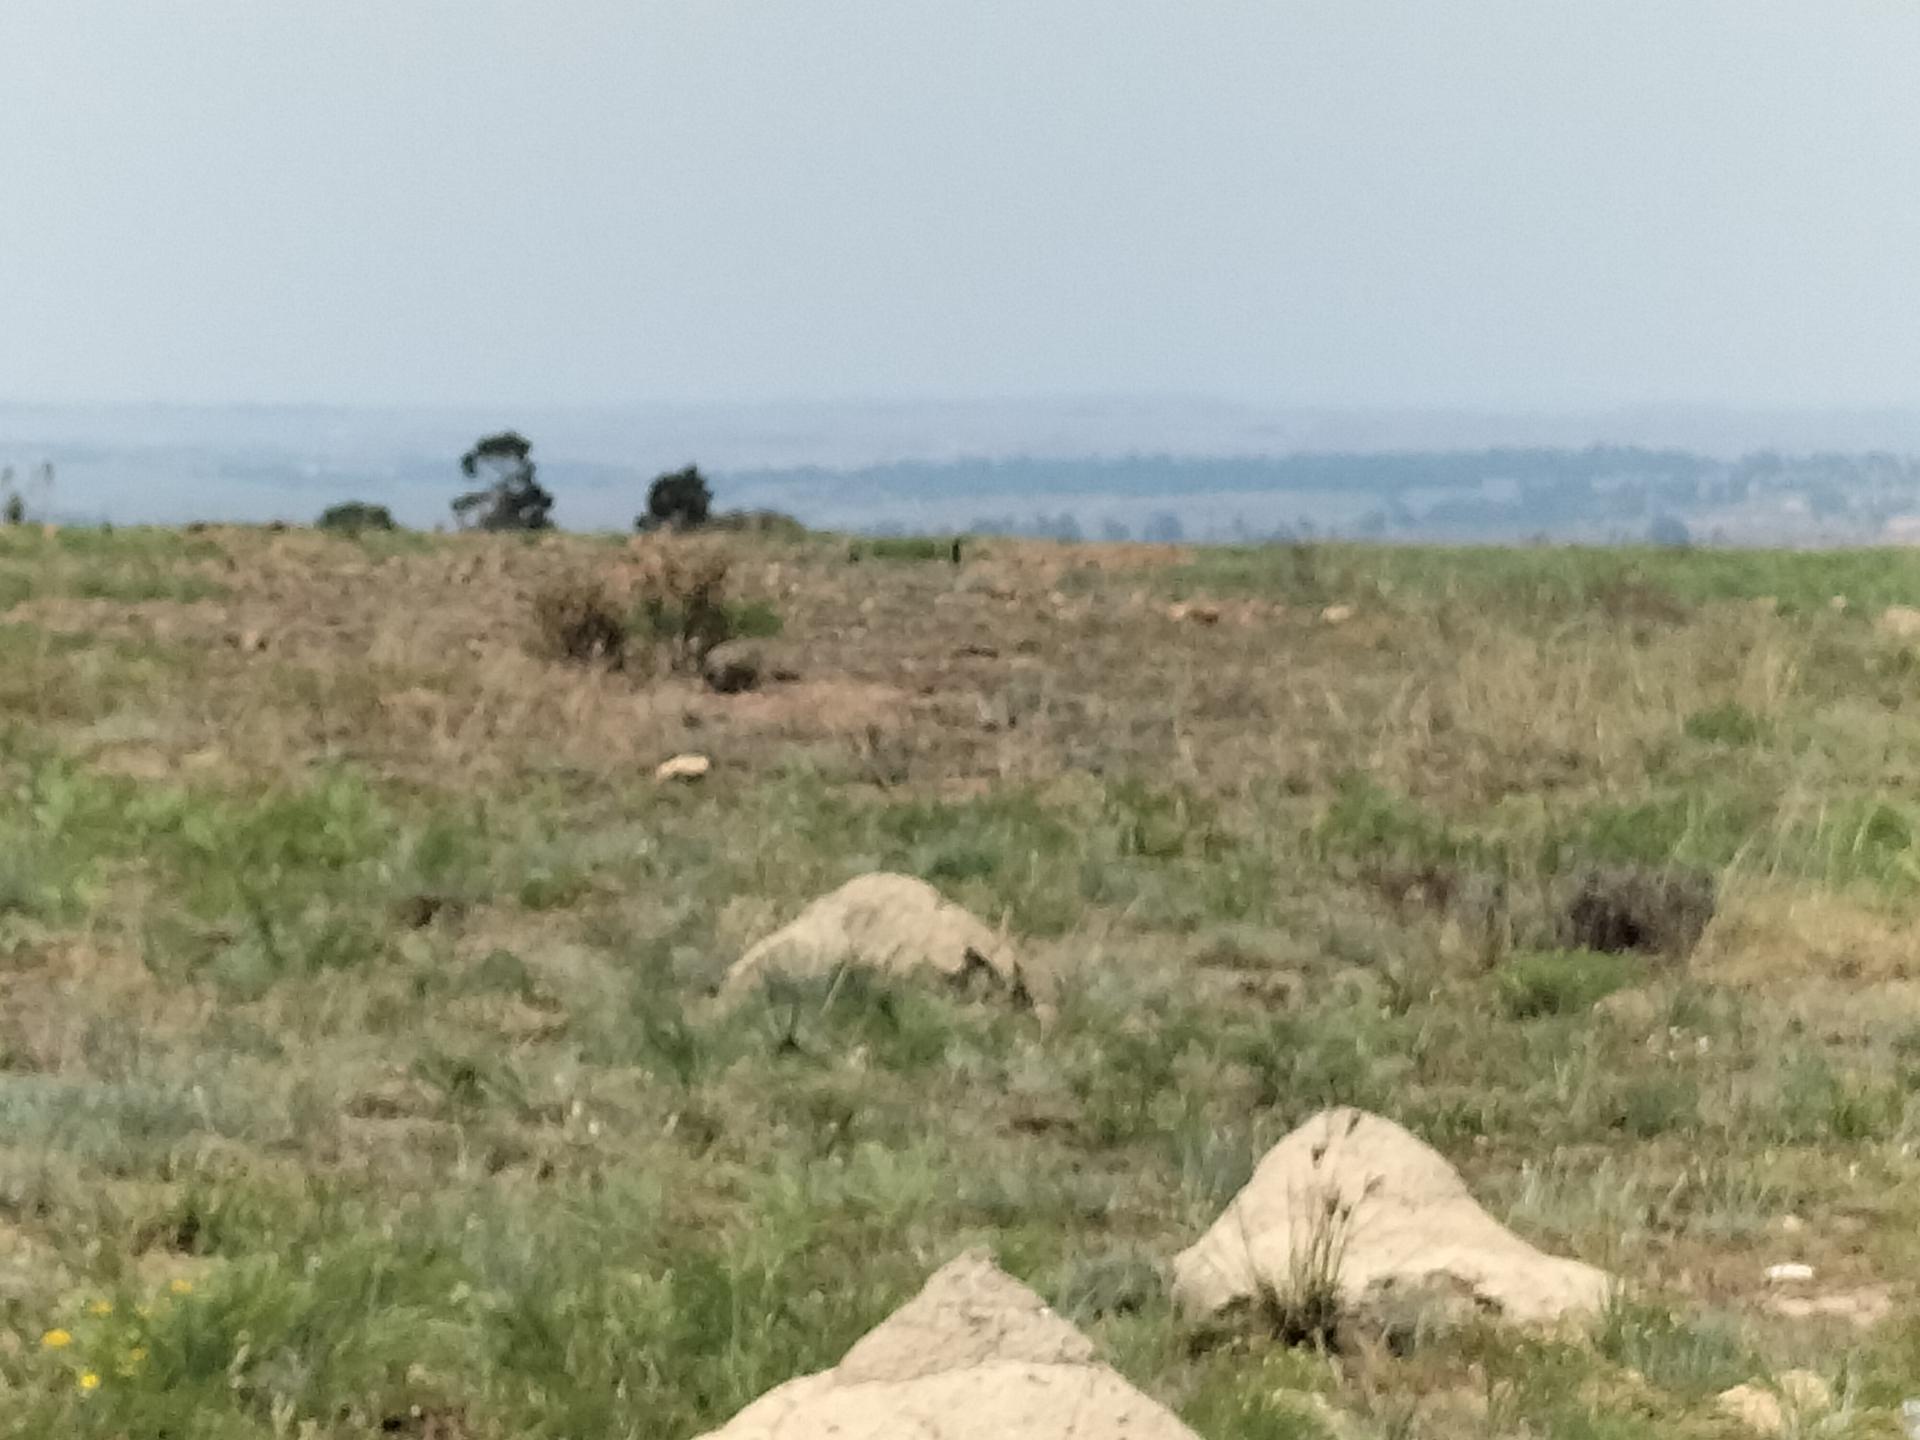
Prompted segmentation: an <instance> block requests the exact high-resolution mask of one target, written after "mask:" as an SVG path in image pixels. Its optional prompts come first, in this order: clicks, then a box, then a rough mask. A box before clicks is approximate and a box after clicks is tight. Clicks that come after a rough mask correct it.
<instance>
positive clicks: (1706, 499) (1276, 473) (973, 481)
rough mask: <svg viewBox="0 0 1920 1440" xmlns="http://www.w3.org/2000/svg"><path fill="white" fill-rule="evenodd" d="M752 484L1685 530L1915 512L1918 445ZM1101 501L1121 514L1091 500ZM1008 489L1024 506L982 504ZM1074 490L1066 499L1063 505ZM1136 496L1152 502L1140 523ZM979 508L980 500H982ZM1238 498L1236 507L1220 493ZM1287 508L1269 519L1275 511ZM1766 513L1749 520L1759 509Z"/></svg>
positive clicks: (866, 475) (889, 471)
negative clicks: (1849, 450)
mask: <svg viewBox="0 0 1920 1440" xmlns="http://www.w3.org/2000/svg"><path fill="white" fill-rule="evenodd" d="M739 478H741V479H742V480H746V479H749V478H750V479H751V480H752V482H753V483H754V485H755V486H756V488H759V487H764V488H765V490H766V491H769V492H775V493H777V492H778V490H779V489H780V488H782V487H783V486H784V485H787V484H792V485H794V486H796V487H803V488H805V489H810V490H813V491H815V492H816V493H817V492H819V491H821V490H823V489H825V488H827V487H830V488H831V490H832V493H833V494H834V495H835V496H836V497H837V499H838V500H839V501H840V502H841V503H842V504H843V505H844V504H847V503H860V502H868V503H873V504H875V505H876V506H877V505H881V504H887V505H894V506H898V505H902V504H911V503H914V502H919V503H927V502H935V501H937V502H941V503H942V504H944V505H946V506H948V507H949V508H951V506H952V504H953V503H954V502H956V501H958V502H962V503H965V504H967V505H969V506H971V504H972V503H973V502H976V501H977V502H981V506H982V508H981V509H979V510H976V511H973V512H972V513H973V514H974V515H975V516H976V517H977V518H976V520H975V521H974V524H973V526H972V528H974V529H975V530H982V531H1018V532H1020V533H1027V534H1042V535H1054V536H1059V537H1061V538H1074V537H1076V536H1078V535H1079V534H1080V533H1081V531H1082V528H1083V527H1084V529H1085V530H1086V531H1087V532H1089V533H1092V534H1100V535H1105V536H1108V537H1111V538H1116V539H1117V538H1121V537H1122V536H1124V535H1128V534H1132V535H1135V536H1138V537H1139V538H1143V539H1157V540H1173V539H1179V538H1181V537H1182V535H1183V534H1186V535H1192V534H1195V533H1196V526H1195V523H1194V515H1193V514H1192V513H1190V509H1191V507H1192V506H1194V505H1197V504H1198V503H1199V502H1200V500H1201V498H1202V497H1215V500H1214V502H1213V503H1211V504H1210V509H1211V511H1212V513H1213V515H1214V516H1215V517H1216V518H1215V519H1214V520H1211V521H1208V522H1205V523H1203V524H1202V525H1201V526H1200V527H1198V531H1197V533H1199V534H1204V535H1209V536H1222V535H1225V534H1231V535H1235V536H1239V537H1241V538H1286V537H1289V536H1301V535H1307V534H1312V533H1316V532H1317V533H1321V534H1344V535H1353V536H1371V537H1382V536H1397V537H1406V538H1434V539H1446V538H1454V539H1472V538H1500V537H1518V536H1527V535H1541V536H1547V535H1559V536H1566V535H1577V536H1587V537H1596V536H1597V537H1606V538H1615V539H1651V540H1654V541H1656V542H1660V543H1685V542H1686V541H1687V540H1688V539H1689V538H1693V537H1695V536H1699V537H1702V538H1706V537H1711V536H1712V535H1714V534H1716V533H1718V532H1719V531H1720V529H1721V527H1722V526H1723V525H1727V524H1731V525H1732V526H1733V528H1735V529H1736V530H1747V529H1749V528H1751V527H1750V526H1749V524H1748V521H1749V520H1750V519H1751V520H1753V523H1755V524H1761V523H1771V524H1774V525H1778V524H1780V523H1782V521H1781V517H1783V516H1791V515H1800V516H1804V517H1805V518H1806V519H1808V520H1810V521H1812V522H1816V523H1818V524H1820V525H1824V526H1828V527H1837V528H1844V529H1846V530H1848V531H1850V532H1859V533H1871V532H1872V531H1874V530H1875V529H1876V528H1877V527H1879V526H1880V525H1881V524H1883V523H1884V522H1885V521H1886V520H1888V519H1889V518H1891V517H1893V516H1896V515H1903V514H1911V513H1914V512H1916V511H1920V459H1915V458H1912V457H1908V456H1901V455H1892V454H1884V453H1868V454H1815V455H1785V454H1779V453H1775V452H1759V453H1755V454H1751V455H1746V456H1742V457H1740V458H1739V459H1736V460H1722V459H1716V458H1713V457H1711V456H1705V455H1699V454H1693V453H1690V452H1687V451H1683V450H1653V449H1644V448H1639V447H1633V446H1609V445H1597V446H1593V447H1590V448H1587V449H1580V450H1566V449H1559V450H1556V449H1492V450H1469V451H1453V450H1449V451H1395V452H1386V453H1378V454H1372V453H1338V454H1301V455H1274V456H1215V457H1195V456H1173V455H1131V456H1125V457H1119V458H1107V459H1096V458H1087V459H1052V458H1034V457H1016V458H1011V459H998V460H996V459H961V460H951V461H899V462H894V463H889V464H884V465H874V466H869V467H867V468H865V469H860V470H852V471H843V472H837V473H836V472H829V471H824V470H816V469H796V470H783V471H761V472H758V473H756V474H754V475H752V476H751V477H747V476H742V477H739ZM1237 496H1244V497H1247V503H1246V506H1245V509H1246V512H1247V518H1246V519H1241V518H1239V517H1238V516H1235V517H1234V518H1233V519H1232V521H1231V523H1230V525H1228V526H1223V525H1222V524H1221V523H1220V522H1219V520H1218V518H1217V517H1218V516H1219V514H1220V513H1221V512H1220V506H1219V504H1218V503H1217V501H1218V497H1237ZM1090 501H1111V502H1114V503H1115V504H1116V505H1120V504H1126V505H1128V506H1129V507H1130V508H1132V509H1133V510H1134V513H1135V519H1134V523H1133V525H1131V526H1129V525H1127V524H1123V523H1122V522H1121V521H1119V520H1115V519H1112V518H1109V517H1108V516H1106V515H1104V514H1102V513H1101V509H1100V506H1099V505H1098V504H1092V505H1090V504H1089V503H1088V502H1090ZM1009 502H1027V503H1028V504H1031V505H1033V506H1035V507H1036V508H1034V509H1032V510H1026V509H1025V506H1024V505H1022V506H1020V507H1019V508H1020V509H1021V510H1023V511H1024V512H1025V513H1019V514H1016V513H999V514H996V513H994V512H995V511H1001V510H1003V507H1007V506H1008V504H1009ZM1075 502H1079V503H1077V504H1076V503H1075ZM1140 502H1147V503H1148V504H1150V505H1151V506H1152V509H1151V511H1150V512H1148V513H1147V514H1146V517H1145V519H1144V521H1142V520H1141V519H1140V518H1139V516H1140V509H1141V507H1140ZM988 507H991V508H988ZM1230 508H1233V509H1238V508H1239V507H1238V506H1234V507H1230ZM1276 511H1277V512H1279V513H1281V514H1284V515H1286V516H1287V517H1288V518H1287V519H1286V520H1285V521H1284V522H1279V523H1276V522H1275V520H1274V519H1272V518H1268V519H1267V520H1265V521H1264V522H1263V521H1262V520H1261V519H1260V518H1259V517H1260V516H1261V515H1263V514H1265V515H1266V516H1269V517H1272V516H1273V515H1274V514H1275V512H1276ZM1763 512H1764V514H1766V515H1769V516H1772V517H1773V519H1772V520H1771V521H1765V522H1763V521H1761V520H1760V519H1758V518H1757V517H1760V516H1761V515H1762V514H1763Z"/></svg>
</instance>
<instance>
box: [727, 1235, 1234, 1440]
mask: <svg viewBox="0 0 1920 1440" xmlns="http://www.w3.org/2000/svg"><path fill="white" fill-rule="evenodd" d="M909 1436H911V1437H913V1440H1108V1437H1112V1440H1120V1437H1125V1440H1197V1437H1195V1435H1194V1433H1193V1432H1192V1431H1191V1430H1189V1429H1188V1428H1187V1427H1186V1426H1185V1425H1183V1424H1181V1423H1180V1421H1179V1420H1178V1419H1177V1418H1176V1417H1175V1416H1174V1415H1173V1414H1172V1413H1171V1412H1170V1411H1168V1410H1167V1409H1165V1408H1164V1407H1163V1406H1161V1405H1160V1404H1158V1403H1157V1402H1156V1401H1154V1400H1151V1399H1149V1398H1148V1397H1147V1396H1145V1395H1142V1394H1141V1393H1140V1392H1139V1391H1137V1390H1135V1389H1134V1388H1133V1387H1132V1386H1131V1385H1129V1384H1128V1383H1127V1382H1126V1381H1125V1380H1124V1379H1122V1378H1121V1377H1120V1375H1119V1374H1118V1373H1117V1372H1115V1371H1114V1370H1112V1369H1111V1368H1109V1367H1108V1366H1106V1365H1104V1364H1102V1363H1101V1362H1100V1360H1099V1358H1098V1356H1097V1355H1096V1354H1095V1352H1094V1348H1093V1346H1092V1344H1091V1343H1089V1341H1088V1340H1087V1339H1086V1337H1085V1336H1083V1335H1081V1334H1080V1332H1079V1331H1077V1330H1075V1329H1074V1328H1073V1327H1072V1326H1071V1325H1069V1324H1068V1323H1067V1322H1066V1321H1065V1320H1063V1319H1061V1318H1060V1317H1059V1316H1058V1315H1056V1314H1054V1312H1053V1311H1052V1310H1049V1309H1048V1308H1047V1306H1046V1304H1045V1303H1044V1302H1043V1301H1042V1300H1041V1299H1040V1297H1039V1296H1038V1295H1035V1294H1034V1293H1033V1292H1032V1291H1031V1290H1029V1289H1027V1288H1026V1286H1024V1285H1022V1284H1020V1283H1019V1282H1018V1281H1016V1280H1014V1279H1012V1278H1011V1277H1010V1276H1008V1275H1006V1274H1004V1273H1002V1272H1001V1271H1000V1270H999V1269H997V1268H996V1267H995V1266H994V1264H993V1262H992V1261H991V1260H990V1259H988V1258H987V1256H986V1255H985V1254H983V1253H980V1252H974V1253H971V1254H967V1255H963V1256H961V1257H960V1258H959V1259H957V1260H955V1261H953V1262H952V1263H951V1264H949V1265H947V1266H945V1267H944V1268H943V1269H941V1270H940V1271H938V1272H937V1273H936V1274H935V1275H934V1276H933V1278H932V1279H930V1280H929V1281H928V1282H927V1284H926V1288H925V1289H923V1290H922V1291H921V1292H920V1293H919V1295H917V1296H916V1297H915V1298H914V1299H912V1300H910V1301H908V1302H907V1304H906V1305H904V1306H902V1307H901V1308H900V1309H898V1310H896V1311H895V1312H894V1313H893V1315H892V1316H891V1317H890V1318H889V1319H887V1320H885V1321H883V1322H882V1323H881V1324H880V1325H879V1327H878V1328H876V1329H874V1330H872V1331H870V1332H869V1333H868V1334H867V1336H866V1338H864V1339H862V1340H860V1341H858V1342H857V1343H856V1344H855V1345H854V1347H853V1348H852V1349H851V1350H849V1351H848V1352H847V1354H846V1356H845V1358H843V1359H842V1360H841V1362H840V1363H839V1364H838V1365H837V1366H835V1367H834V1368H833V1369H831V1370H827V1371H824V1372H822V1373H820V1374H818V1375H809V1376H805V1377H804V1378H801V1379H798V1380H791V1381H789V1382H787V1383H786V1384H785V1385H781V1386H779V1387H777V1388H776V1389H773V1390H771V1391H769V1392H768V1393H767V1394H765V1395H763V1396H761V1397H760V1399H758V1400H756V1401H754V1402H753V1404H751V1405H749V1406H747V1408H746V1409H744V1410H742V1411H741V1412H740V1413H739V1414H738V1415H736V1416H734V1418H733V1419H732V1420H731V1421H730V1422H729V1423H728V1424H726V1425H725V1426H723V1427H722V1428H720V1429H719V1430H716V1431H713V1432H712V1433H711V1434H710V1435H709V1436H707V1437H706V1440H829V1437H831V1440H907V1437H909Z"/></svg>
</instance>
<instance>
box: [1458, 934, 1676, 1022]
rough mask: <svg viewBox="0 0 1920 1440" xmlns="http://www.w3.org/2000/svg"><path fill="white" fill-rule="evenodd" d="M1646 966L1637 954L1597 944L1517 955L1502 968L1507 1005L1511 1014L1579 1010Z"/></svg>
mask: <svg viewBox="0 0 1920 1440" xmlns="http://www.w3.org/2000/svg"><path fill="white" fill-rule="evenodd" d="M1643 973H1644V967H1643V966H1642V965H1640V964H1638V963H1636V962H1635V961H1634V960H1633V959H1632V958H1631V957H1629V956H1626V955H1622V954H1619V953H1613V954H1607V953H1604V952H1599V951H1593V950H1549V951H1535V952H1528V953H1522V954H1518V955H1514V956H1511V957H1509V958H1508V960H1507V961H1506V963H1505V964H1504V965H1502V966H1501V968H1500V970H1499V971H1498V972H1497V973H1496V976H1495V983H1496V985H1497V986H1498V989H1499V994H1500V1004H1501V1008H1502V1009H1503V1010H1504V1011H1505V1012H1506V1014H1507V1016H1508V1017H1509V1018H1510V1019H1514V1020H1531V1019H1534V1018H1537V1017H1539V1016H1543V1015H1578V1014H1581V1013H1582V1012H1584V1011H1587V1010H1590V1009H1592V1008H1593V1006H1594V1004H1595V1003H1596V1002H1597V1001H1600V1000H1603V999H1605V998H1606V997H1607V996H1609V995H1611V994H1612V993H1613V992H1614V991H1616V990H1620V989H1624V988H1625V987H1626V986H1628V985H1631V984H1633V983H1635V982H1636V981H1637V980H1638V979H1639V978H1640V976H1641V975H1642V974H1643Z"/></svg>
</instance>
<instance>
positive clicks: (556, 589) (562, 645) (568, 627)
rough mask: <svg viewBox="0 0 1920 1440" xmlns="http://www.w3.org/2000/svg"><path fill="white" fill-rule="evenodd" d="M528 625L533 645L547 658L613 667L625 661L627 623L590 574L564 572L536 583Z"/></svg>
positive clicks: (610, 594) (606, 589) (605, 588)
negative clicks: (531, 629)
mask: <svg viewBox="0 0 1920 1440" xmlns="http://www.w3.org/2000/svg"><path fill="white" fill-rule="evenodd" d="M533 627H534V636H535V642H536V647H537V649H538V650H539V652H540V653H542V654H544V655H546V656H548V657H550V658H552V659H555V660H566V661H571V662H572V663H574V664H576V665H604V666H606V667H608V668H609V669H613V670H618V669H619V668H620V667H621V666H622V665H624V664H625V663H626V659H627V643H628V639H629V632H630V630H631V628H632V626H631V622H630V621H629V619H628V617H627V614H626V612H625V608H624V607H623V606H622V605H621V603H620V600H619V597H618V596H616V595H615V594H614V592H613V590H612V588H611V587H610V586H609V585H608V584H607V582H606V581H605V580H603V579H601V578H599V577H598V576H596V575H590V574H572V575H566V576H563V577H560V578H558V579H555V580H550V581H548V582H547V583H545V584H544V585H542V586H541V588H540V589H539V590H537V591H535V592H534V596H533Z"/></svg>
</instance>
